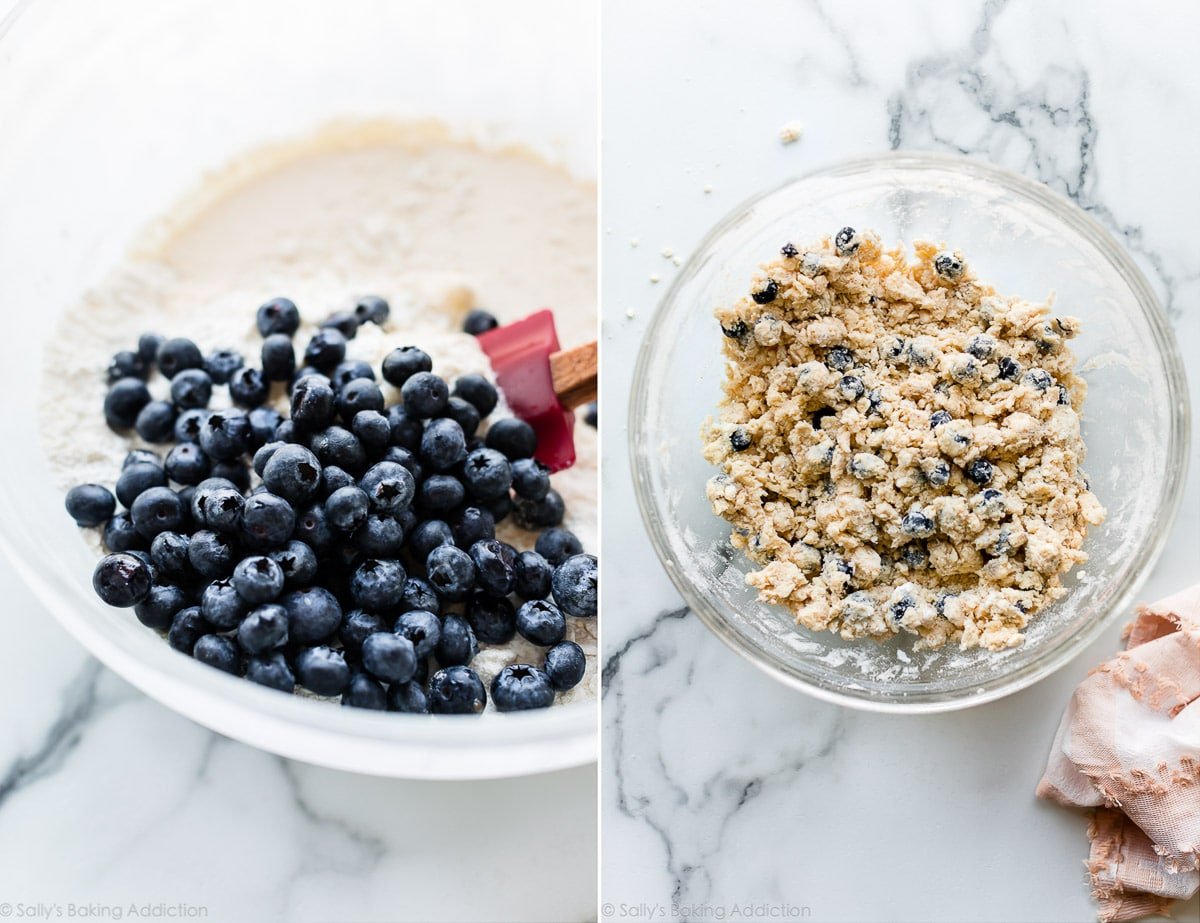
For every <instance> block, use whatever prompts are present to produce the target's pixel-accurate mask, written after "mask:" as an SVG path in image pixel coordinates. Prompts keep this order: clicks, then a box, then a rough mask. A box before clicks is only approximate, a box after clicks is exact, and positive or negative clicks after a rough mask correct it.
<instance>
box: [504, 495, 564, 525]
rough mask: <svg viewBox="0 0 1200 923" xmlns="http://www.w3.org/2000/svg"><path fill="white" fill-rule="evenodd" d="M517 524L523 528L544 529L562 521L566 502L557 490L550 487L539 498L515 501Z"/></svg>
mask: <svg viewBox="0 0 1200 923" xmlns="http://www.w3.org/2000/svg"><path fill="white" fill-rule="evenodd" d="M515 511H516V519H517V524H518V525H519V526H521V528H523V529H546V528H549V527H550V526H557V525H559V524H561V523H562V521H563V515H564V514H565V513H566V504H564V503H563V498H562V497H561V496H560V495H559V493H558V491H557V490H554V489H551V490H550V492H549V493H547V494H546V496H545V497H543V498H542V499H541V500H522V499H520V498H518V499H517V500H516V502H515Z"/></svg>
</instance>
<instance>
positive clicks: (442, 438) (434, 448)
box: [420, 417, 508, 490]
mask: <svg viewBox="0 0 1200 923" xmlns="http://www.w3.org/2000/svg"><path fill="white" fill-rule="evenodd" d="M485 451H486V450H485ZM420 452H421V461H422V462H423V463H424V464H425V465H426V466H428V467H429V468H432V469H434V470H437V471H444V470H445V469H447V468H450V467H453V466H454V465H457V464H458V463H459V462H461V461H462V460H463V459H464V458H466V457H467V440H466V436H465V435H464V434H463V429H462V427H461V426H460V425H459V424H458V423H457V422H455V421H454V420H451V419H450V418H448V417H440V418H438V419H436V420H430V421H429V423H428V425H426V427H425V432H424V434H423V435H422V436H421V450H420ZM494 454H496V455H499V453H494ZM499 461H500V462H501V463H502V464H503V466H504V468H505V469H507V468H508V462H507V460H505V459H504V458H503V456H500V458H499ZM477 465H478V462H477V460H476V458H475V455H474V454H473V455H472V457H471V459H468V461H467V464H466V465H465V466H464V471H466V472H471V471H474V470H475V467H473V466H477ZM465 478H466V475H464V479H465ZM468 486H470V481H469V480H468ZM503 489H504V490H507V489H508V485H507V482H506V483H505V485H504V488H503Z"/></svg>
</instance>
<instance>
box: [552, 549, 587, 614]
mask: <svg viewBox="0 0 1200 923" xmlns="http://www.w3.org/2000/svg"><path fill="white" fill-rule="evenodd" d="M598 582H599V573H598V562H597V560H596V556H595V555H591V554H576V555H572V556H571V557H569V558H567V559H566V560H565V561H563V562H562V563H561V564H559V565H558V566H557V567H556V568H554V574H553V575H552V576H551V578H550V588H551V591H552V592H553V594H554V601H555V602H556V603H558V606H559V608H560V609H562V610H563V612H565V613H566V614H567V615H573V616H575V617H576V618H590V617H591V616H594V615H595V614H596V586H597V584H598Z"/></svg>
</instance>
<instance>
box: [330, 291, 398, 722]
mask: <svg viewBox="0 0 1200 923" xmlns="http://www.w3.org/2000/svg"><path fill="white" fill-rule="evenodd" d="M350 316H351V319H353V317H354V315H350ZM405 685H407V684H405ZM387 702H388V699H387V691H386V690H385V689H384V687H383V685H382V684H381V683H379V682H377V681H376V680H374V679H372V678H371V677H370V676H369V675H367V674H366V673H363V672H361V671H357V672H354V673H351V674H350V682H349V684H348V685H347V686H346V691H345V692H343V693H342V705H343V706H344V707H347V708H367V709H370V710H372V711H386V710H387Z"/></svg>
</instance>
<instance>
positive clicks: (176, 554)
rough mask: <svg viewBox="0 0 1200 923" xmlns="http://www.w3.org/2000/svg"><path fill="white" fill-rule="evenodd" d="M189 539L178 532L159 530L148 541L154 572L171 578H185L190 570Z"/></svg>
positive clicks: (189, 573)
mask: <svg viewBox="0 0 1200 923" xmlns="http://www.w3.org/2000/svg"><path fill="white" fill-rule="evenodd" d="M189 544H190V539H189V537H188V536H186V535H182V534H180V533H179V532H160V533H158V535H156V536H154V541H152V542H151V543H150V560H151V562H153V564H154V570H155V572H156V573H158V574H160V575H162V576H164V577H169V578H170V579H172V580H185V579H187V578H188V577H189V576H190V575H191V572H192V565H191V562H190V561H188V545H189Z"/></svg>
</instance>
